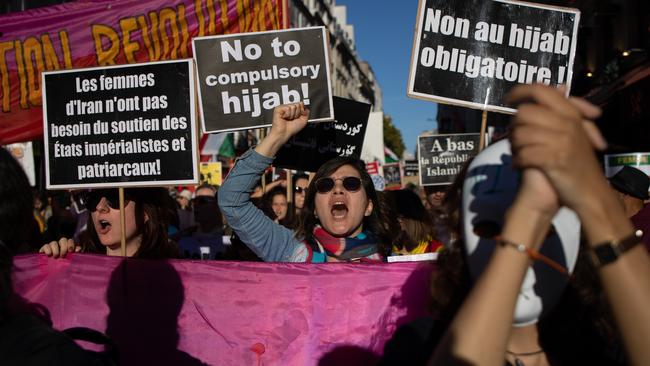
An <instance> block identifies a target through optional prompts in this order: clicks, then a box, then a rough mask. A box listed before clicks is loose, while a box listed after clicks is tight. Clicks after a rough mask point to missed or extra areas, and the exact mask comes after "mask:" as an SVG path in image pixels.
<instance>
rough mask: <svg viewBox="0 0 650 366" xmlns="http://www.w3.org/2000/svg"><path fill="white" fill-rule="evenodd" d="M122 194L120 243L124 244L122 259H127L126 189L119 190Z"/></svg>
mask: <svg viewBox="0 0 650 366" xmlns="http://www.w3.org/2000/svg"><path fill="white" fill-rule="evenodd" d="M119 193H120V227H121V228H122V230H120V233H121V234H120V241H121V243H122V257H126V218H125V216H124V188H122V187H120V188H119Z"/></svg>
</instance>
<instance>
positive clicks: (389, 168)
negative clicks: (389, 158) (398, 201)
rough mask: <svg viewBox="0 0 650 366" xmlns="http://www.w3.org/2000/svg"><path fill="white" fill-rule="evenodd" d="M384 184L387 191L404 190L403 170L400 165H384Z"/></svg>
mask: <svg viewBox="0 0 650 366" xmlns="http://www.w3.org/2000/svg"><path fill="white" fill-rule="evenodd" d="M384 182H385V184H386V187H385V189H386V190H395V189H401V188H402V168H401V167H400V164H399V163H390V164H384Z"/></svg>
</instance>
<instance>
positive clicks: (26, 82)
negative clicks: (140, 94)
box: [0, 0, 287, 144]
mask: <svg viewBox="0 0 650 366" xmlns="http://www.w3.org/2000/svg"><path fill="white" fill-rule="evenodd" d="M283 28H287V20H286V0H221V1H219V0H110V1H109V0H84V1H81V0H80V1H76V2H72V3H66V4H62V5H56V6H51V7H46V8H39V9H34V10H29V11H24V12H20V13H11V14H7V15H4V16H0V143H2V144H7V143H11V142H16V141H25V140H30V139H34V138H39V137H41V136H42V133H43V126H42V124H43V122H42V118H43V117H42V108H41V75H40V74H41V71H44V70H45V71H51V70H62V69H72V68H81V67H92V66H105V65H115V64H124V63H136V62H147V61H159V60H169V59H177V58H189V57H192V55H191V51H192V42H191V39H192V38H193V37H196V36H203V35H213V34H224V33H225V34H227V33H241V32H255V31H264V30H276V29H283Z"/></svg>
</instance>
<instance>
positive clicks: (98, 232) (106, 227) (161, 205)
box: [40, 188, 178, 258]
mask: <svg viewBox="0 0 650 366" xmlns="http://www.w3.org/2000/svg"><path fill="white" fill-rule="evenodd" d="M166 196H167V191H166V190H165V189H164V188H126V189H125V190H124V204H125V206H124V210H125V211H124V215H125V224H126V228H125V230H126V255H127V257H135V258H175V257H177V256H178V248H177V247H176V245H175V244H174V243H173V242H171V241H170V240H169V239H168V237H167V210H166V206H165V205H166V203H165V202H166V201H165V200H166ZM83 201H84V204H85V206H86V208H87V209H88V213H89V215H90V217H89V218H90V220H89V223H90V225H88V229H87V230H88V234H89V237H90V240H89V241H88V242H86V243H81V244H82V245H81V246H78V245H77V244H75V243H74V242H73V240H72V239H67V238H61V239H60V240H59V241H58V242H57V241H52V242H50V243H49V244H45V245H43V246H42V247H41V249H40V252H41V253H45V254H46V255H47V256H52V257H54V258H58V257H64V256H65V255H66V254H67V253H68V252H71V251H75V252H81V251H84V252H91V253H106V254H107V255H110V256H120V255H122V254H121V232H122V230H121V225H120V210H119V196H118V190H117V189H97V190H92V191H90V192H88V193H87V194H86V195H85V197H84V199H83Z"/></svg>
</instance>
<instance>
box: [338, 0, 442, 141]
mask: <svg viewBox="0 0 650 366" xmlns="http://www.w3.org/2000/svg"><path fill="white" fill-rule="evenodd" d="M336 5H345V6H346V7H347V16H348V19H347V23H348V24H352V25H353V26H354V38H355V43H356V48H357V53H358V55H359V57H360V58H361V59H362V60H364V61H367V62H368V63H369V64H370V66H371V67H372V69H373V71H374V72H375V77H376V78H377V80H378V82H379V86H380V87H381V89H382V95H383V103H384V106H383V107H384V108H383V109H384V113H385V114H388V115H390V116H391V117H392V118H393V123H394V124H395V126H397V128H399V129H400V131H401V132H402V138H403V139H404V144H405V145H406V148H407V149H408V151H409V152H411V153H414V152H415V146H416V143H417V136H418V135H419V134H420V133H421V132H422V131H425V130H431V129H433V128H436V127H437V126H436V122H435V119H436V113H437V110H438V107H437V105H436V104H435V103H433V102H426V101H422V100H417V99H412V98H408V97H407V96H406V87H407V82H408V74H409V64H410V62H411V48H412V47H413V30H414V29H415V18H416V16H417V7H418V2H417V1H416V0H409V1H403V2H402V1H399V2H398V1H389V0H336Z"/></svg>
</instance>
